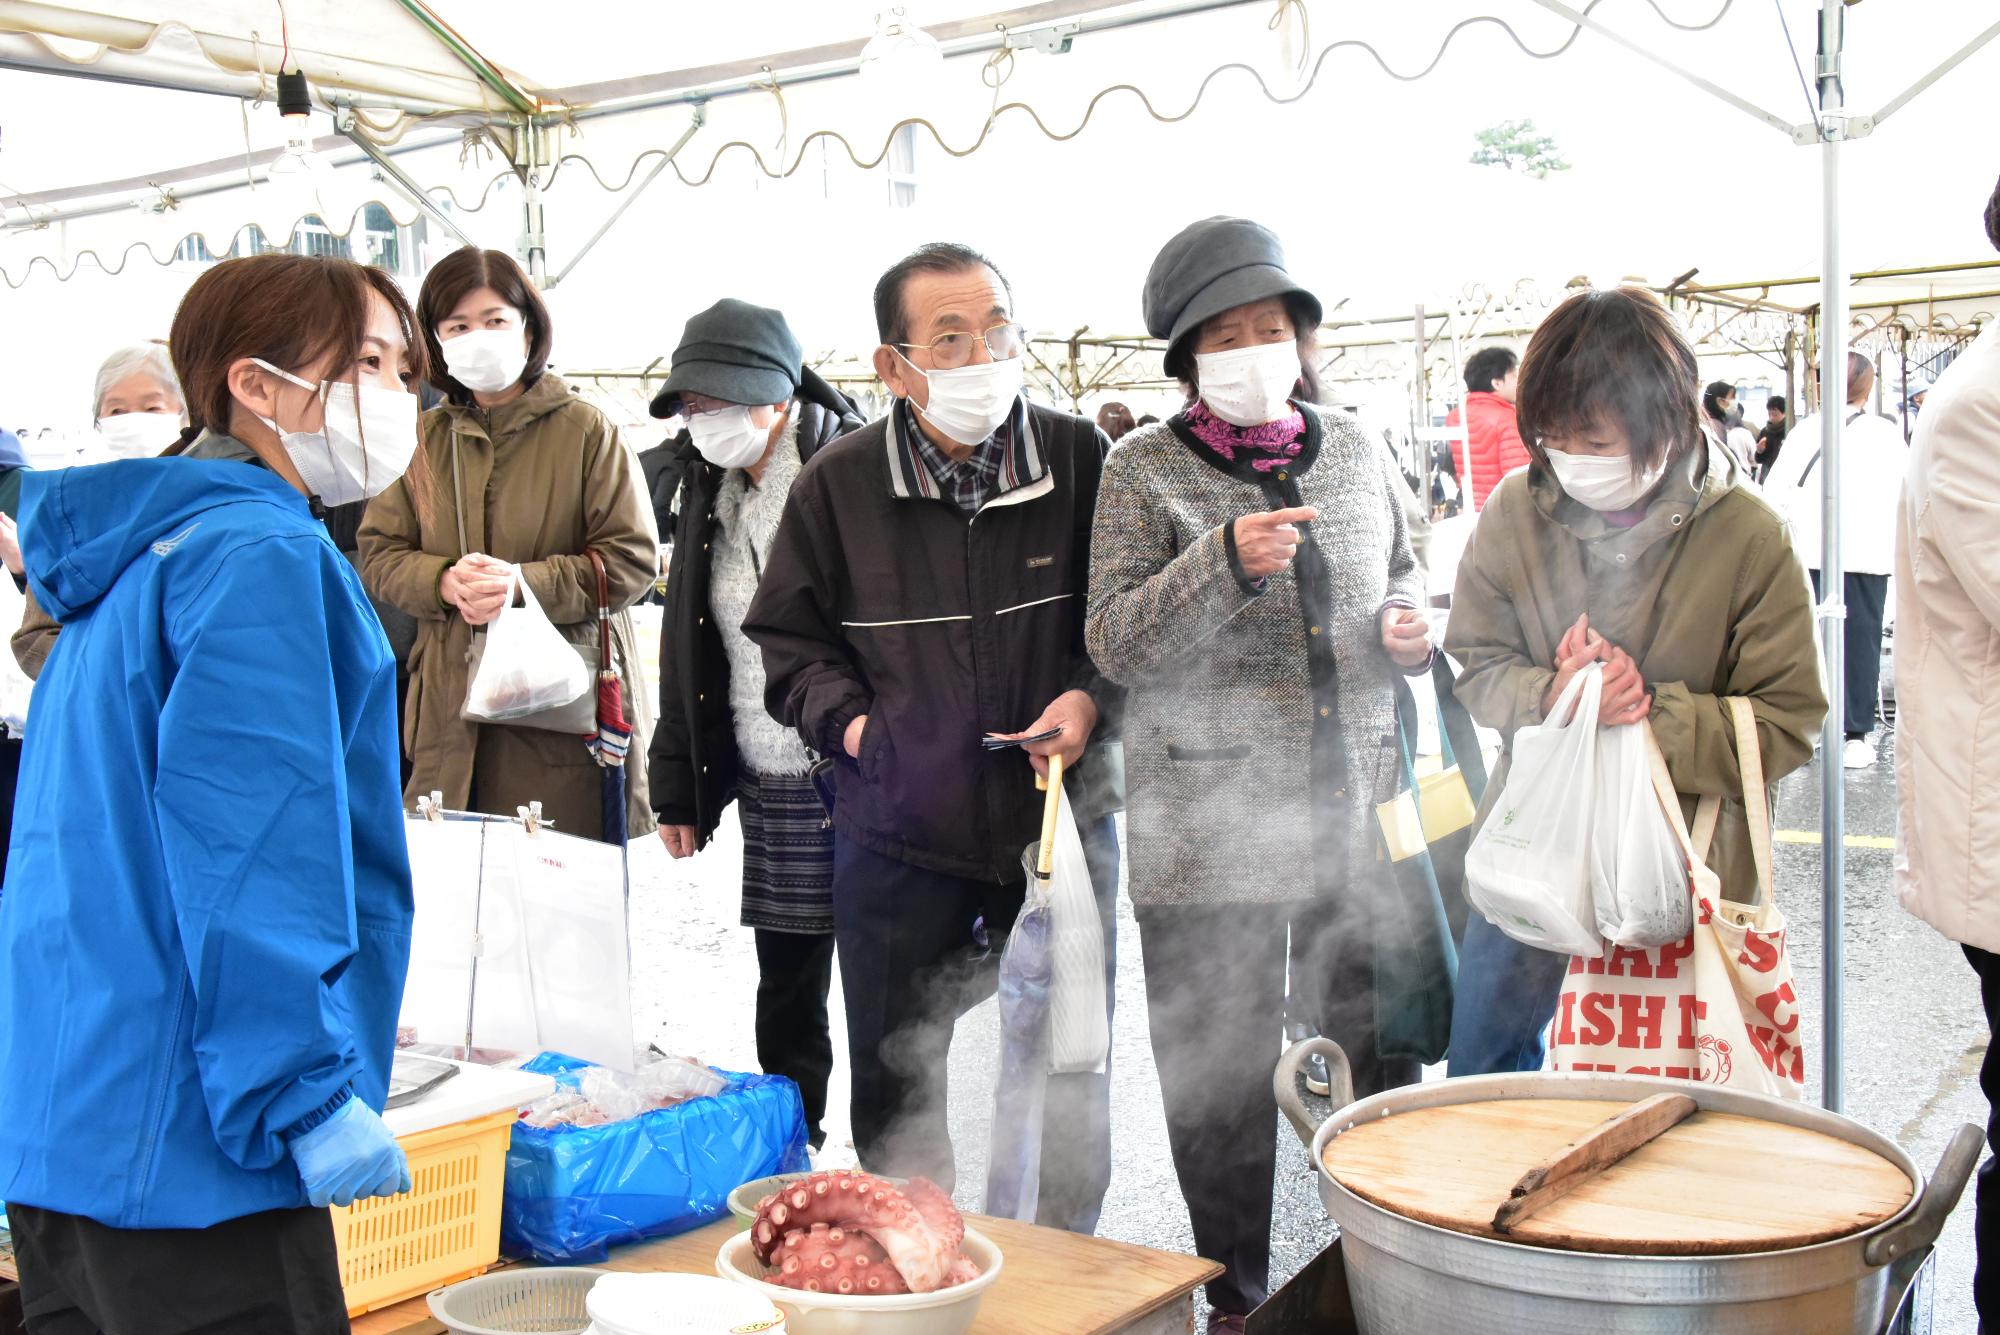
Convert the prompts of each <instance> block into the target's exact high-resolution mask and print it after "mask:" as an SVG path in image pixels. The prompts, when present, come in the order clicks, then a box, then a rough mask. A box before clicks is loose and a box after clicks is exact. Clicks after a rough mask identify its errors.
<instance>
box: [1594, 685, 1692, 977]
mask: <svg viewBox="0 0 2000 1335" xmlns="http://www.w3.org/2000/svg"><path fill="white" fill-rule="evenodd" d="M1651 731H1652V725H1651V724H1650V723H1645V722H1639V723H1634V724H1624V725H1621V726H1619V727H1613V728H1599V729H1598V733H1597V806H1596V809H1595V811H1594V813H1593V816H1592V820H1591V830H1590V893H1591V900H1592V902H1593V904H1594V905H1595V907H1596V911H1597V930H1598V933H1599V935H1601V936H1603V938H1604V939H1605V940H1606V941H1608V942H1610V943H1611V944H1612V945H1615V946H1626V947H1629V948H1631V949H1636V950H1643V949H1648V948H1650V947H1653V946H1664V945H1667V944H1668V943H1669V942H1673V941H1679V940H1680V939H1681V938H1683V937H1685V936H1686V935H1687V934H1688V933H1689V932H1690V931H1692V930H1694V912H1693V909H1692V900H1691V898H1690V896H1689V894H1688V869H1687V859H1686V857H1685V856H1684V855H1683V854H1682V852H1681V846H1680V841H1679V839H1678V838H1677V837H1676V836H1675V834H1674V827H1673V825H1672V824H1671V823H1670V822H1669V821H1668V818H1667V813H1666V811H1665V810H1664V809H1663V808H1662V807H1661V805H1660V802H1661V797H1660V794H1659V793H1658V791H1657V790H1656V789H1655V788H1654V785H1653V766H1652V757H1651V755H1650V753H1649V751H1648V746H1647V734H1648V733H1650V732H1651Z"/></svg>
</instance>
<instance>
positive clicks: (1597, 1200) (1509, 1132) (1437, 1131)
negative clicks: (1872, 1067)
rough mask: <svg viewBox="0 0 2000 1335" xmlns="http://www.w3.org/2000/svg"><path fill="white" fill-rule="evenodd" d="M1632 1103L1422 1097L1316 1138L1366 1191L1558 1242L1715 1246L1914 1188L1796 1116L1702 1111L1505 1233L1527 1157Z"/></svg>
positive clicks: (1856, 1218)
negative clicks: (1499, 1217)
mask: <svg viewBox="0 0 2000 1335" xmlns="http://www.w3.org/2000/svg"><path fill="white" fill-rule="evenodd" d="M1632 1106H1633V1105H1631V1104H1628V1103H1621V1102H1610V1101H1603V1100H1596V1099H1496V1100H1492V1101H1489V1102H1483V1103H1459V1104H1452V1105H1449V1106H1446V1107H1439V1108H1418V1109H1413V1110H1411V1111H1409V1112H1402V1113H1396V1114H1394V1115H1392V1116H1388V1117H1382V1118H1378V1119H1376V1120H1374V1121H1372V1122H1367V1123H1364V1124H1362V1125H1360V1126H1357V1127H1355V1128H1354V1129H1353V1130H1351V1131H1347V1132H1344V1133H1342V1134H1341V1135H1338V1136H1335V1137H1334V1138H1333V1139H1332V1140H1330V1141H1328V1142H1327V1145H1326V1168H1327V1171H1328V1172H1330V1173H1331V1174H1332V1175H1333V1176H1334V1178H1335V1180H1337V1181H1338V1182H1339V1183H1340V1184H1341V1185H1342V1186H1344V1187H1346V1188H1347V1189H1348V1190H1349V1191H1351V1192H1353V1193H1354V1194H1355V1195H1357V1196H1359V1197H1361V1198H1362V1199H1363V1200H1366V1201H1369V1202H1371V1203H1373V1204H1375V1205H1379V1206H1381V1207H1382V1208H1384V1209H1386V1210H1393V1211H1395V1212H1396V1213H1397V1214H1400V1215H1404V1216H1407V1217H1408V1218H1411V1219H1415V1220H1419V1221H1421V1222H1423V1223H1426V1224H1435V1225H1437V1226H1438V1227H1440V1228H1449V1229H1453V1230H1455V1231H1457V1232H1460V1233H1472V1234H1476V1235H1478V1236H1480V1237H1487V1238H1501V1239H1503V1240H1505V1241H1509V1242H1522V1243H1529V1244H1532V1245H1534V1246H1539V1247H1556V1248H1562V1249H1565V1250H1569V1251H1581V1252H1615V1253H1619V1254H1623V1255H1639V1256H1718V1255H1727V1254H1730V1253H1740V1252H1763V1251H1777V1250H1781V1249H1783V1248H1787V1247H1802V1246H1805V1245H1807V1244H1809V1243H1814V1242H1825V1241H1827V1240H1828V1239H1831V1238H1838V1237H1844V1236H1846V1235H1847V1234H1850V1233H1857V1232H1860V1231H1861V1230H1863V1229H1866V1228H1871V1227H1873V1226H1874V1225H1876V1224H1879V1223H1881V1222H1882V1221H1883V1220H1885V1219H1888V1218H1890V1217H1892V1216H1893V1215H1895V1214H1896V1213H1897V1212H1898V1211H1900V1210H1901V1209H1902V1208H1903V1207H1904V1206H1906V1205H1908V1204H1909V1202H1910V1196H1911V1193H1912V1190H1913V1188H1912V1186H1911V1183H1910V1179H1909V1178H1908V1177H1907V1176H1905V1175H1904V1173H1903V1170H1902V1169H1900V1168H1898V1167H1897V1166H1896V1165H1895V1164H1893V1163H1891V1162H1890V1161H1889V1160H1887V1159H1885V1158H1883V1157H1882V1156H1881V1155H1879V1154H1877V1153H1875V1152H1874V1151H1873V1150H1869V1149H1865V1148H1863V1147H1862V1146H1859V1145H1855V1144H1852V1143H1850V1142H1848V1141H1845V1140H1839V1139H1836V1138H1835V1137H1833V1136H1829V1135H1826V1134H1824V1133H1823V1132H1819V1131H1812V1130H1808V1129H1806V1128H1805V1127H1799V1126H1789V1125H1786V1124H1784V1123H1782V1122H1767V1121H1762V1120H1760V1119H1757V1118H1754V1117H1742V1116H1738V1115H1736V1114H1733V1113H1716V1112H1707V1111H1698V1112H1696V1113H1694V1114H1693V1115H1692V1116H1690V1117H1687V1118H1686V1120H1684V1121H1681V1122H1679V1123H1678V1124H1677V1125H1674V1126H1672V1127H1671V1128H1670V1129H1668V1130H1666V1131H1665V1132H1662V1133H1659V1134H1658V1135H1657V1136H1656V1137H1655V1138H1654V1139H1651V1140H1649V1141H1647V1142H1646V1143H1644V1144H1641V1145H1640V1146H1639V1147H1638V1148H1637V1149H1634V1150H1632V1151H1630V1152H1629V1153H1628V1154H1626V1155H1625V1157H1623V1158H1620V1159H1618V1160H1617V1161H1616V1162H1614V1163H1612V1164H1611V1165H1610V1166H1609V1167H1607V1168H1603V1169H1601V1170H1599V1171H1596V1172H1594V1173H1592V1174H1590V1175H1589V1176H1588V1177H1587V1178H1586V1179H1584V1180H1582V1181H1581V1183H1580V1184H1579V1185H1576V1186H1574V1187H1573V1188H1572V1189H1570V1190H1569V1191H1568V1192H1567V1193H1566V1194H1563V1195H1561V1196H1560V1197H1559V1198H1557V1199H1554V1200H1551V1201H1550V1202H1549V1203H1547V1204H1546V1205H1543V1206H1541V1207H1540V1208H1539V1209H1537V1210H1536V1211H1535V1213H1533V1214H1532V1215H1531V1216H1529V1217H1527V1218H1524V1219H1521V1220H1519V1221H1518V1222H1515V1223H1513V1224H1512V1225H1511V1227H1510V1228H1509V1229H1508V1231H1507V1232H1505V1233H1502V1232H1500V1231H1498V1230H1496V1228H1495V1227H1494V1215H1495V1211H1496V1209H1497V1207H1499V1206H1500V1205H1501V1204H1503V1203H1504V1202H1506V1201H1507V1200H1508V1198H1509V1194H1510V1192H1512V1191H1513V1189H1514V1187H1515V1184H1516V1183H1518V1182H1520V1181H1521V1178H1522V1175H1523V1174H1524V1173H1526V1172H1527V1171H1528V1170H1529V1169H1531V1168H1534V1167H1535V1166H1536V1165H1538V1164H1541V1163H1543V1162H1545V1161H1548V1160H1551V1159H1554V1158H1555V1157H1556V1156H1559V1155H1561V1154H1562V1153H1563V1152H1564V1150H1565V1148H1566V1147H1568V1146H1570V1145H1572V1144H1574V1143H1576V1142H1577V1141H1578V1140H1579V1139H1581V1138H1583V1137H1584V1136H1586V1135H1587V1134H1588V1133H1590V1132H1591V1131H1592V1130H1593V1129H1595V1128H1597V1127H1599V1126H1600V1125H1602V1124H1603V1123H1605V1122H1606V1121H1607V1120H1608V1119H1610V1118H1614V1117H1617V1116H1619V1115H1620V1114H1621V1113H1624V1112H1626V1111H1627V1110H1628V1109H1629V1108H1631V1107H1632Z"/></svg>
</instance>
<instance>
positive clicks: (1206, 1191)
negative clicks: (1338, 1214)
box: [1138, 903, 1422, 1316]
mask: <svg viewBox="0 0 2000 1335" xmlns="http://www.w3.org/2000/svg"><path fill="white" fill-rule="evenodd" d="M1138 918H1139V944H1140V949H1141V950H1142V951H1143V952H1144V953H1145V958H1146V1005H1147V1009H1148V1017H1147V1018H1148V1024H1149V1026H1150V1028H1151V1031H1152V1040H1153V1060H1154V1063H1155V1065H1157V1066H1158V1067H1159V1072H1160V1093H1161V1096H1162V1098H1163V1100H1164V1102H1165V1104H1166V1112H1167V1144H1168V1146H1169V1148H1170V1149H1171V1150H1172V1151H1173V1156H1174V1172H1175V1174H1176V1176H1177V1177H1178V1178H1179V1179H1180V1187H1181V1195H1182V1196H1184V1197H1185V1198H1186V1200H1187V1207H1188V1218H1189V1221H1190V1222H1191V1223H1192V1224H1193V1225H1194V1247H1195V1251H1196V1252H1197V1253H1199V1254H1200V1255H1202V1256H1206V1257H1208V1258H1209V1259H1211V1260H1215V1261H1220V1262H1221V1263H1222V1265H1223V1273H1222V1276H1221V1277H1220V1278H1219V1279H1216V1280H1213V1281H1212V1282H1210V1284H1209V1286H1208V1301H1209V1304H1210V1306H1212V1307H1213V1308H1214V1309H1215V1310H1216V1311H1218V1312H1221V1313H1224V1314H1229V1315H1238V1316H1242V1315H1248V1314H1249V1313H1250V1312H1251V1311H1253V1310H1255V1309H1256V1308H1257V1307H1258V1306H1259V1305H1260V1304H1262V1303H1263V1301H1264V1300H1265V1299H1266V1298H1268V1297H1270V1277H1271V1180H1272V1173H1273V1171H1274V1169H1275V1168H1276V1165H1277V1150H1278V1140H1277V1118H1278V1105H1277V1100H1276V1099H1275V1098H1274V1097H1273V1095H1272V1092H1271V1072H1272V1069H1273V1068H1274V1067H1275V1066H1276V1065H1277V1062H1278V1055H1279V1052H1280V1050H1281V1048H1280V1045H1281V1042H1282V1027H1283V1021H1284V1017H1285V965H1286V959H1287V955H1288V954H1290V955H1292V957H1293V958H1294V959H1295V961H1296V964H1297V968H1298V971H1299V973H1300V975H1301V976H1300V977H1299V978H1297V979H1296V980H1295V984H1294V985H1295V988H1296V989H1297V991H1298V992H1299V994H1300V997H1301V999H1302V1000H1306V999H1308V998H1309V999H1310V1000H1308V1001H1307V1006H1306V1008H1307V1009H1309V1010H1310V1011H1311V1012H1312V1013H1313V1017H1314V1019H1315V1020H1316V1021H1317V1025H1318V1028H1319V1030H1320V1032H1321V1033H1323V1034H1325V1035H1326V1036H1327V1037H1328V1038H1331V1039H1333V1040H1334V1041H1335V1042H1336V1043H1338V1044H1340V1046H1341V1048H1342V1049H1343V1050H1344V1051H1345V1052H1346V1053H1347V1055H1348V1060H1349V1062H1350V1064H1351V1065H1352V1066H1353V1068H1354V1092H1355V1096H1356V1097H1357V1098H1366V1097H1367V1096H1368V1095H1370V1094H1377V1093H1380V1092H1381V1091H1382V1090H1385V1089H1390V1088H1393V1087H1395V1086H1397V1085H1404V1084H1409V1083H1412V1082H1414V1081H1415V1080H1417V1079H1418V1078H1419V1077H1420V1076H1421V1075H1422V1069H1421V1068H1420V1067H1419V1066H1418V1064H1417V1063H1416V1062H1413V1061H1400V1060H1399V1061H1390V1062H1385V1061H1383V1060H1381V1059H1380V1058H1379V1057H1378V1056H1377V1055H1376V1052H1375V1002H1374V995H1373V987H1372V984H1373V977H1374V971H1373V966H1372V962H1371V958H1370V956H1369V955H1368V954H1367V951H1366V948H1365V947H1366V942H1365V941H1363V940H1360V939H1358V938H1357V937H1356V935H1355V934H1353V933H1351V932H1343V931H1341V930H1339V928H1338V926H1337V921H1336V918H1335V910H1334V908H1333V906H1331V905H1324V904H1318V903H1315V904H1310V905H1298V904H1222V905H1200V906H1169V905H1157V906H1149V907H1142V908H1140V909H1139V910H1138ZM1288 928H1289V930H1290V933H1292V934H1296V935H1297V936H1298V937H1299V940H1300V942H1301V948H1299V949H1297V950H1296V951H1292V950H1289V949H1288V945H1287V937H1288V932H1287V929H1288ZM1299 1009H1300V1007H1299V1006H1298V1005H1296V1004H1295V1006H1294V1016H1295V1018H1298V1016H1297V1012H1298V1011H1299Z"/></svg>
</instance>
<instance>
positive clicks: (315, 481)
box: [251, 357, 417, 505]
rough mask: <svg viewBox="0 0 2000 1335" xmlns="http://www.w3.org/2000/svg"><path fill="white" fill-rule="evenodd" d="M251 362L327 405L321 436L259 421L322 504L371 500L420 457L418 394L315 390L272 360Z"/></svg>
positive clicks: (329, 386) (341, 383)
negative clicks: (417, 456) (305, 390)
mask: <svg viewBox="0 0 2000 1335" xmlns="http://www.w3.org/2000/svg"><path fill="white" fill-rule="evenodd" d="M251 360H252V361H253V362H255V363H256V364H257V365H259V366H261V367H263V368H264V369H265V370H266V371H269V372H270V373H271V374H272V375H274V376H277V377H279V378H280V379H283V380H289V381H291V382H292V383H293V384H294V385H297V386H299V388H301V389H310V390H313V391H314V392H315V393H320V394H322V396H323V398H324V400H325V403H326V420H325V422H324V424H323V425H322V427H321V429H320V430H318V431H287V430H285V429H284V428H283V427H281V426H279V425H278V424H277V423H276V422H274V421H272V420H271V419H270V418H268V417H259V418H258V419H257V420H258V421H260V422H262V423H263V424H264V425H265V426H267V427H269V428H271V430H272V431H274V432H276V433H277V436H278V440H279V442H280V443H281V444H283V445H284V447H285V453H286V454H287V455H288V456H290V458H291V461H292V467H294V468H296V469H298V470H299V480H300V481H302V482H304V483H305V484H306V491H307V492H309V493H310V494H312V495H314V496H317V497H318V498H319V502H320V504H321V505H352V504H354V502H356V501H366V500H372V499H373V498H374V497H376V496H379V495H381V494H382V493H383V492H385V491H387V490H388V489H389V485H390V484H391V483H393V482H394V481H395V480H396V479H397V478H399V477H401V476H402V475H403V470H405V469H407V468H408V467H409V466H410V459H411V456H413V455H415V454H416V452H417V396H416V395H414V394H407V393H404V392H403V391H401V390H394V389H385V388H383V387H382V386H380V385H362V386H361V387H360V388H359V389H358V390H357V389H356V387H355V386H354V385H352V384H349V383H348V382H347V381H345V380H335V381H331V382H327V383H323V384H321V385H318V386H315V385H313V384H312V382H310V381H307V380H301V379H300V378H299V377H297V376H295V375H293V374H292V373H291V372H290V371H281V370H279V369H278V368H277V367H275V366H273V365H271V364H270V363H269V362H267V361H263V360H261V359H258V358H255V357H253V358H251Z"/></svg>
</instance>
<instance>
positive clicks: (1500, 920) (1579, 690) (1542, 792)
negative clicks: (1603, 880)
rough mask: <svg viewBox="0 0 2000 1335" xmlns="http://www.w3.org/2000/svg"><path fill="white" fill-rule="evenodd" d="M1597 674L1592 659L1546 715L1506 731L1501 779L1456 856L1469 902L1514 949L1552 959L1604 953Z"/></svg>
mask: <svg viewBox="0 0 2000 1335" xmlns="http://www.w3.org/2000/svg"><path fill="white" fill-rule="evenodd" d="M1603 677H1604V669H1603V665H1602V664H1599V663H1593V664H1591V665H1590V666H1589V667H1587V668H1585V669H1584V670H1583V671H1581V672H1579V673H1577V674H1576V676H1574V677H1572V678H1571V679H1570V683H1569V685H1568V686H1567V687H1565V688H1564V690H1563V693H1562V694H1561V695H1560V696H1558V697H1557V699H1556V703H1555V708H1554V709H1553V710H1551V711H1550V714H1549V717H1548V719H1547V721H1545V722H1543V723H1541V724H1532V725H1530V726H1528V727H1525V728H1521V729H1519V730H1517V731H1516V732H1515V734H1514V745H1513V748H1512V750H1513V764H1512V765H1511V767H1510V768H1509V769H1508V771H1507V780H1506V784H1505V786H1504V787H1503V788H1502V789H1501V792H1500V795H1499V797H1498V798H1497V799H1496V800H1495V802H1494V804H1493V809H1492V811H1490V812H1488V813H1487V817H1486V823H1485V824H1484V825H1482V826H1481V827H1480V829H1479V833H1478V835H1477V836H1476V837H1474V839H1473V841H1472V847H1471V848H1470V849H1468V850H1467V851H1466V855H1465V886H1466V894H1467V897H1468V898H1469V899H1471V901H1472V906H1473V907H1474V908H1476V909H1478V910H1479V911H1480V912H1481V913H1482V914H1484V915H1485V916H1486V919H1487V921H1488V922H1491V923H1492V924H1493V925H1494V926H1495V927H1498V928H1499V929H1500V930H1501V931H1503V932H1505V933H1506V934H1507V935H1508V936H1510V937H1512V938H1514V940H1516V941H1519V942H1520V943H1521V944H1522V945H1526V946H1533V947H1534V948H1536V949H1537V950H1549V951H1554V952H1555V953H1556V954H1558V955H1598V954H1601V953H1602V952H1603V949H1604V943H1603V942H1602V941H1601V940H1600V939H1599V938H1598V935H1597V913H1596V909H1595V906H1594V904H1593V902H1592V899H1591V890H1590V831H1591V821H1592V810H1593V807H1594V804H1595V802H1596V797H1597V788H1596V772H1597V732H1598V727H1597V705H1598V701H1599V699H1600V698H1601V696H1602V694H1603Z"/></svg>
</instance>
